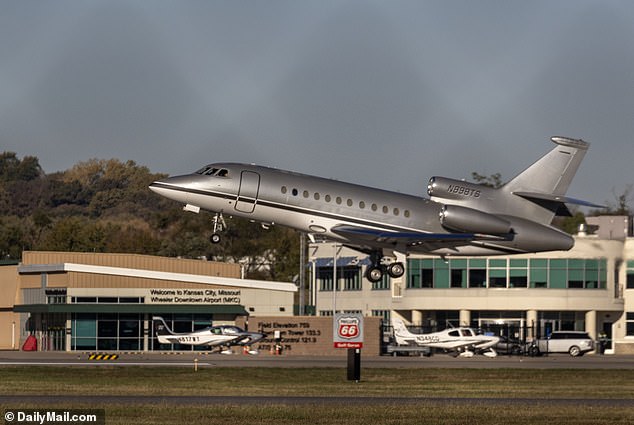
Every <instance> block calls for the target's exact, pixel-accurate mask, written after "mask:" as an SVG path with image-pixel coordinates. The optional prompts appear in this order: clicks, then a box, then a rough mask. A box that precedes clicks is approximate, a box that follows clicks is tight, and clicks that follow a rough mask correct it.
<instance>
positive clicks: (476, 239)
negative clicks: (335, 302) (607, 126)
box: [150, 137, 600, 282]
mask: <svg viewBox="0 0 634 425" xmlns="http://www.w3.org/2000/svg"><path fill="white" fill-rule="evenodd" d="M551 140H552V141H553V142H554V143H555V147H554V148H553V149H552V150H551V151H549V152H548V153H546V154H545V155H544V156H543V157H541V158H540V159H539V160H537V161H536V162H535V163H533V164H532V165H531V166H530V167H528V168H527V169H526V170H524V171H523V172H521V173H520V174H519V175H517V176H516V177H515V178H513V179H512V180H511V181H509V182H507V183H506V184H504V185H503V186H502V187H500V188H492V187H488V186H483V185H479V184H476V183H471V182H467V181H464V180H454V179H450V178H446V177H432V178H431V179H430V180H429V183H428V185H427V193H428V195H429V198H424V197H419V196H413V195H406V194H401V193H397V192H391V191H387V190H381V189H375V188H372V187H367V186H361V185H357V184H351V183H344V182H340V181H337V180H332V179H328V178H322V177H315V176H310V175H305V174H300V173H295V172H291V171H284V170H279V169H275V168H269V167H264V166H258V165H252V164H240V163H216V164H211V165H207V166H205V167H203V168H201V169H199V170H198V171H196V172H194V173H192V174H187V175H182V176H176V177H169V178H166V179H164V180H160V181H155V182H153V183H152V184H151V185H150V189H151V190H152V191H154V192H156V193H158V194H159V195H162V196H165V197H167V198H170V199H173V200H175V201H178V202H180V203H182V204H184V210H186V211H191V212H195V213H198V212H200V210H201V209H202V210H208V211H211V212H213V213H215V215H214V217H213V235H212V237H211V242H213V243H218V242H219V241H220V232H221V231H222V230H224V229H225V227H226V224H225V220H224V215H227V216H238V217H244V218H247V219H250V220H252V221H255V222H260V223H262V225H263V226H265V227H268V226H271V225H280V226H287V227H291V228H294V229H296V230H299V231H301V232H305V233H307V234H308V236H309V238H310V239H311V241H315V240H317V239H320V240H321V239H327V240H332V241H335V242H339V243H342V244H343V245H345V246H349V247H352V248H355V249H357V250H359V251H361V252H365V253H367V254H369V255H370V256H371V262H372V264H371V265H370V266H369V267H368V268H367V271H366V276H367V278H368V279H369V280H370V281H373V282H377V281H379V280H381V279H382V278H383V276H384V274H385V273H387V274H388V275H389V276H391V277H400V276H402V275H403V274H404V272H405V267H404V265H403V263H402V262H399V261H397V260H396V255H395V252H399V253H403V254H405V255H407V254H409V253H423V254H432V255H439V256H442V257H446V256H457V255H461V256H491V255H509V254H521V253H529V252H540V251H556V250H569V249H570V248H572V246H573V244H574V241H573V238H572V237H571V236H570V235H569V234H567V233H565V232H562V231H561V230H558V229H556V228H554V227H553V226H551V221H552V219H553V218H554V217H555V215H569V214H570V212H569V211H568V208H567V207H566V204H568V203H570V204H578V205H583V206H589V207H600V205H594V204H591V203H589V202H585V201H582V200H579V199H574V198H570V197H567V196H565V195H566V191H567V189H568V187H569V186H570V183H571V181H572V179H573V177H574V175H575V173H576V172H577V169H578V167H579V165H580V164H581V161H582V159H583V157H584V156H585V154H586V151H587V150H588V147H589V143H587V142H584V141H583V140H575V139H570V138H565V137H552V138H551Z"/></svg>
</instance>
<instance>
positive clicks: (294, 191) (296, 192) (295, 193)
mask: <svg viewBox="0 0 634 425" xmlns="http://www.w3.org/2000/svg"><path fill="white" fill-rule="evenodd" d="M291 193H292V194H293V196H297V194H298V193H299V191H298V190H297V189H295V188H293V191H292V192H291Z"/></svg>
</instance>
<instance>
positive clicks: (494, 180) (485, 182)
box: [471, 171, 504, 189]
mask: <svg viewBox="0 0 634 425" xmlns="http://www.w3.org/2000/svg"><path fill="white" fill-rule="evenodd" d="M471 178H472V179H473V181H474V182H476V183H478V184H480V185H482V186H487V187H493V188H495V189H498V188H500V187H502V185H503V184H504V183H503V182H502V174H500V173H495V174H491V175H490V176H483V175H482V174H478V173H476V172H475V171H474V172H472V173H471Z"/></svg>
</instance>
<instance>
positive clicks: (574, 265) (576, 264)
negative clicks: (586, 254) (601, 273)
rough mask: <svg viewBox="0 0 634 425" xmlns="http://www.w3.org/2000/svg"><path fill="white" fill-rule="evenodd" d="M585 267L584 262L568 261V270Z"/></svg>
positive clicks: (577, 260) (578, 260)
mask: <svg viewBox="0 0 634 425" xmlns="http://www.w3.org/2000/svg"><path fill="white" fill-rule="evenodd" d="M585 266H586V260H580V259H569V260H568V268H570V269H583V268H585Z"/></svg>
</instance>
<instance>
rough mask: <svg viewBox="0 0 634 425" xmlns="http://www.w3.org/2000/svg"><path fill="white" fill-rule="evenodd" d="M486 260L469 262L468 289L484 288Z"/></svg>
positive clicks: (471, 260)
mask: <svg viewBox="0 0 634 425" xmlns="http://www.w3.org/2000/svg"><path fill="white" fill-rule="evenodd" d="M486 286H487V260H482V259H470V260H469V288H486Z"/></svg>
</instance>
